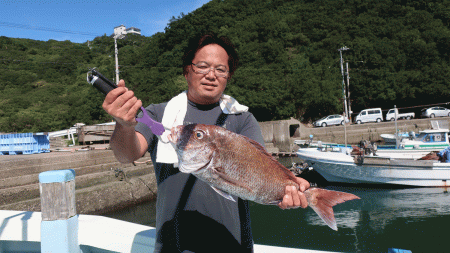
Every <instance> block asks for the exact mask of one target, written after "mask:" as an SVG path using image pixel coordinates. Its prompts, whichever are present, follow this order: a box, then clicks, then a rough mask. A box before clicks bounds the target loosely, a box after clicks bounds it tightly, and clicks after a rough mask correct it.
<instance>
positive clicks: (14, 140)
mask: <svg viewBox="0 0 450 253" xmlns="http://www.w3.org/2000/svg"><path fill="white" fill-rule="evenodd" d="M44 152H50V139H49V137H48V134H46V133H19V134H3V135H0V155H17V154H37V153H44Z"/></svg>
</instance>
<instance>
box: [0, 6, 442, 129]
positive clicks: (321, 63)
mask: <svg viewBox="0 0 450 253" xmlns="http://www.w3.org/2000/svg"><path fill="white" fill-rule="evenodd" d="M449 25H450V0H435V1H431V0H430V1H426V0H416V1H405V0H403V1H400V0H382V1H379V0H315V1H313V0H246V1H241V0H212V1H210V2H208V3H207V4H205V5H203V6H202V7H201V8H199V9H197V10H195V11H193V12H191V13H188V14H185V13H181V14H180V15H179V16H178V17H173V18H172V19H171V20H170V23H169V24H168V25H167V27H166V28H165V31H164V32H161V33H156V34H154V35H152V36H150V37H146V36H140V35H127V36H126V37H125V38H124V39H121V40H118V41H117V42H118V48H119V67H120V78H121V79H124V80H125V82H126V85H127V87H129V88H130V89H132V90H133V91H134V92H135V94H136V96H137V97H138V98H139V99H141V100H142V101H143V104H144V105H148V104H150V103H160V102H164V101H167V100H169V99H170V98H171V97H172V96H174V95H176V94H178V93H179V92H181V91H183V90H185V89H187V84H186V81H185V79H184V76H183V75H182V69H181V65H182V60H181V56H182V55H183V52H184V50H185V48H186V46H187V41H188V39H189V38H191V37H193V36H196V35H199V34H203V33H206V32H214V33H216V34H218V35H219V36H227V37H228V38H230V40H231V41H232V42H233V44H234V45H235V47H236V50H237V52H238V54H239V57H240V61H239V67H238V69H237V71H236V72H235V74H234V75H233V77H232V79H231V80H230V81H229V83H228V86H227V89H226V90H225V93H226V94H229V95H231V96H233V97H234V98H236V99H237V100H238V101H239V102H240V103H242V104H245V105H247V106H249V107H250V111H251V112H252V113H253V114H254V115H255V117H256V118H257V120H258V121H269V120H280V119H289V118H291V117H294V118H296V119H299V120H301V121H302V122H310V121H312V120H315V119H318V118H320V117H322V116H326V115H328V114H333V113H342V112H343V110H344V108H343V91H344V87H343V75H342V73H341V65H340V52H339V51H338V49H339V48H342V47H344V46H345V47H348V48H349V50H345V51H342V56H343V59H344V66H345V64H346V63H348V66H349V77H350V79H349V83H350V85H349V92H350V94H351V95H350V103H351V110H352V111H353V116H354V115H355V114H356V113H358V112H359V111H360V110H362V109H365V108H371V107H381V108H382V109H384V110H387V109H390V108H393V106H394V105H396V106H397V107H398V108H413V109H414V110H419V111H420V109H421V106H422V108H423V106H425V105H430V104H444V106H445V104H446V103H448V102H450V101H449V95H450V81H449V80H450V78H449V75H450V53H449V51H450V50H449V49H450V29H449ZM92 67H97V68H98V69H99V71H100V72H101V73H102V74H103V75H105V76H107V77H108V78H110V79H111V80H112V79H113V78H114V77H115V72H114V71H115V61H114V39H113V38H112V37H111V36H110V35H107V34H104V35H102V36H98V37H96V38H95V39H93V40H91V41H86V42H85V43H72V42H70V41H56V40H49V41H36V40H30V39H17V38H8V37H4V36H3V37H0V69H1V71H0V132H4V133H9V132H19V133H20V132H48V131H55V130H61V129H67V128H69V127H71V126H72V125H74V124H75V123H78V122H82V123H85V124H97V123H103V122H108V121H111V120H112V118H111V117H110V116H109V115H108V114H106V113H105V112H104V111H103V109H102V107H101V104H102V102H103V98H104V96H103V94H101V93H100V92H98V91H96V90H95V89H94V88H93V87H92V86H91V85H89V84H88V83H87V81H86V73H87V71H88V70H89V68H92ZM345 78H347V77H345Z"/></svg>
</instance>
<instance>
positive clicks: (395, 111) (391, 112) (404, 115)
mask: <svg viewBox="0 0 450 253" xmlns="http://www.w3.org/2000/svg"><path fill="white" fill-rule="evenodd" d="M396 115H397V119H407V120H410V119H413V118H414V116H415V113H413V112H404V113H399V112H398V109H397V108H393V109H390V110H389V111H388V113H386V121H389V120H390V121H394V120H395V116H396Z"/></svg>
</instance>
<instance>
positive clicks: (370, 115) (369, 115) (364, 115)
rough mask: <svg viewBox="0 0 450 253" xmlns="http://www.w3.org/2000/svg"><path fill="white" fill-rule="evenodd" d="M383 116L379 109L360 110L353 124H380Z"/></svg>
mask: <svg viewBox="0 0 450 253" xmlns="http://www.w3.org/2000/svg"><path fill="white" fill-rule="evenodd" d="M381 121H383V114H382V113H381V108H371V109H365V110H362V111H361V112H360V113H359V114H358V115H357V116H356V118H355V123H357V124H361V123H366V122H381Z"/></svg>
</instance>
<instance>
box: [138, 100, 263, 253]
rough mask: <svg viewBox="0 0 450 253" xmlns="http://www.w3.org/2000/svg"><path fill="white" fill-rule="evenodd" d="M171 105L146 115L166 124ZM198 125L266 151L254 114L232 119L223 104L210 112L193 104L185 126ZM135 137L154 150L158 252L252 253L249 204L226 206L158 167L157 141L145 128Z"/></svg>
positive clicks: (199, 185)
mask: <svg viewBox="0 0 450 253" xmlns="http://www.w3.org/2000/svg"><path fill="white" fill-rule="evenodd" d="M166 105H167V103H162V104H155V105H150V106H148V107H147V108H146V110H147V112H148V114H149V115H150V117H152V118H153V119H154V120H156V121H158V122H161V120H162V116H163V113H164V109H165V107H166ZM193 123H201V124H208V125H220V126H222V127H224V128H226V129H228V130H230V131H232V132H235V133H238V134H242V135H244V136H247V137H249V138H251V139H253V140H255V141H257V142H259V143H260V144H261V145H264V140H263V137H262V135H261V130H260V127H259V124H258V122H257V121H256V119H255V117H254V116H253V115H252V114H251V113H249V112H244V113H239V114H229V115H228V114H223V113H222V110H221V109H220V106H219V104H218V103H217V104H213V105H206V106H205V105H197V104H195V103H193V102H191V101H188V107H187V112H186V116H185V119H184V125H188V124H193ZM136 131H138V132H140V133H141V134H143V135H144V137H145V138H146V140H147V143H148V144H149V145H148V151H149V152H150V155H151V158H152V160H153V164H154V167H155V174H156V180H157V185H158V196H157V201H156V232H157V240H156V246H155V248H156V250H155V252H183V251H184V250H188V251H187V252H252V250H253V239H252V234H251V229H250V217H249V207H248V203H247V201H244V200H242V199H239V200H238V201H237V202H233V201H230V200H227V199H225V198H224V197H222V196H220V195H219V194H218V193H216V192H215V191H214V190H213V189H212V188H211V187H210V186H209V185H208V184H206V183H205V182H203V181H201V180H196V178H195V177H194V176H190V175H189V174H185V173H181V172H180V171H179V170H178V168H174V167H173V166H172V165H171V164H163V163H156V150H157V148H156V147H157V143H158V138H156V137H155V136H154V135H153V133H152V132H151V130H150V129H149V128H148V127H147V126H146V125H144V124H142V123H138V125H137V126H136ZM235 199H238V198H236V197H235Z"/></svg>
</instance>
